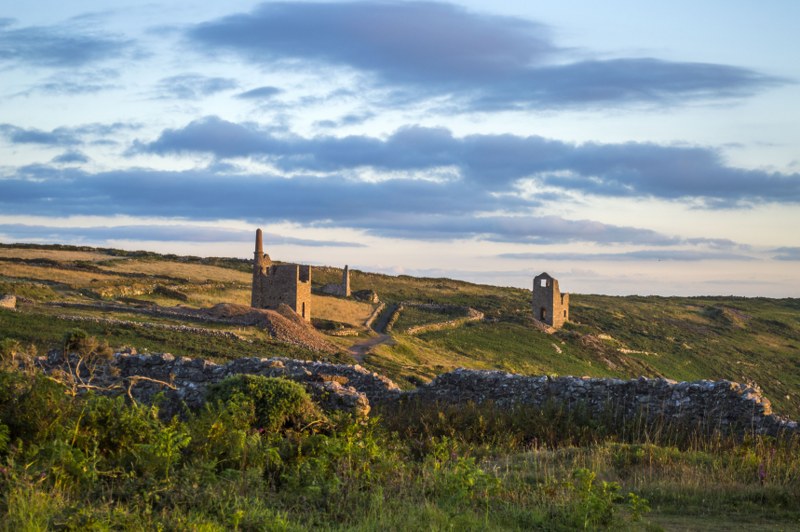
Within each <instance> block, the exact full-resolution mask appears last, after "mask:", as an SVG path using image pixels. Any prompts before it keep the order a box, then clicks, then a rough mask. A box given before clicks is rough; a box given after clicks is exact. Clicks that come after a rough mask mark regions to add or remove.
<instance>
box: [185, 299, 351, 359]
mask: <svg viewBox="0 0 800 532" xmlns="http://www.w3.org/2000/svg"><path fill="white" fill-rule="evenodd" d="M200 312H201V313H202V314H204V315H206V316H208V317H211V318H215V319H223V320H226V321H230V322H233V323H237V324H240V325H249V326H255V327H261V328H263V329H266V330H267V331H268V332H269V334H270V336H272V337H273V338H274V339H276V340H278V341H280V342H286V343H289V344H294V345H299V346H301V347H307V348H309V349H313V350H315V351H322V352H325V353H335V352H337V351H338V348H337V347H336V346H334V345H333V344H332V343H330V342H329V341H328V340H326V339H325V337H324V336H322V335H321V334H320V333H318V332H317V331H316V330H315V329H314V328H313V327H312V326H311V324H309V323H308V322H306V321H305V320H304V319H303V318H301V317H300V316H298V315H297V314H296V313H295V312H294V311H293V310H292V309H291V308H290V307H289V306H288V305H281V306H280V307H279V308H278V310H267V309H258V308H253V307H248V306H245V305H235V304H233V303H220V304H218V305H214V306H213V307H211V308H209V309H202V310H201V311H200Z"/></svg>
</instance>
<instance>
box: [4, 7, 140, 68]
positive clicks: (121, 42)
mask: <svg viewBox="0 0 800 532" xmlns="http://www.w3.org/2000/svg"><path fill="white" fill-rule="evenodd" d="M4 22H5V24H0V61H3V62H7V63H16V64H26V65H35V66H44V67H54V68H75V67H82V66H86V65H89V64H93V63H97V62H100V61H104V60H107V59H111V58H116V57H120V56H123V55H125V54H126V53H127V52H128V51H130V50H132V48H133V43H132V41H130V40H127V39H123V38H120V37H117V36H113V35H107V34H103V33H87V32H84V31H82V30H78V29H75V28H71V27H70V26H69V25H62V26H47V27H44V26H29V27H22V28H17V27H14V25H13V24H11V23H10V22H9V20H8V19H4Z"/></svg>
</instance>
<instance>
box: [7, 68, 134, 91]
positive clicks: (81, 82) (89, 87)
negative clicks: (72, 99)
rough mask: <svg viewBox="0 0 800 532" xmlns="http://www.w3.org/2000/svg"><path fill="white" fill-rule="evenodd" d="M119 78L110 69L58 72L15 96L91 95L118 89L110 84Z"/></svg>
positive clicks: (113, 70)
mask: <svg viewBox="0 0 800 532" xmlns="http://www.w3.org/2000/svg"><path fill="white" fill-rule="evenodd" d="M119 77H120V73H119V71H118V70H115V69H111V68H102V69H92V70H91V71H86V72H84V71H59V72H57V73H56V74H54V75H52V76H48V78H47V79H46V80H44V81H41V82H39V83H37V84H36V85H34V86H32V87H31V88H29V89H27V90H25V91H22V92H21V93H19V94H18V95H17V96H31V95H32V94H33V93H36V92H39V93H43V94H54V95H64V96H75V95H79V94H93V93H97V92H101V91H106V90H110V89H116V88H119V87H120V85H118V84H115V83H112V82H111V80H115V79H118V78H119Z"/></svg>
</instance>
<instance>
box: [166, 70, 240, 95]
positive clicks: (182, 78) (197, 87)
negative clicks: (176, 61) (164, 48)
mask: <svg viewBox="0 0 800 532" xmlns="http://www.w3.org/2000/svg"><path fill="white" fill-rule="evenodd" d="M238 86H239V84H238V83H237V82H236V80H234V79H230V78H221V77H208V76H203V75H201V74H181V75H179V76H170V77H168V78H163V79H161V80H160V81H159V82H158V85H157V87H156V91H157V93H158V95H159V97H161V98H177V99H181V100H199V99H200V98H203V97H205V96H212V95H214V94H216V93H218V92H223V91H227V90H231V89H235V88H237V87H238Z"/></svg>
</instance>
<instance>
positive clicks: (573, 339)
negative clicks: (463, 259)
mask: <svg viewBox="0 0 800 532" xmlns="http://www.w3.org/2000/svg"><path fill="white" fill-rule="evenodd" d="M0 272H2V273H0V293H13V294H16V295H17V296H22V297H24V298H27V299H26V301H28V302H23V303H22V304H21V305H20V312H19V313H16V314H12V313H8V312H0V335H3V336H10V337H13V338H17V339H20V340H23V341H25V342H31V343H34V344H35V345H36V346H37V347H38V348H39V349H40V350H46V349H48V348H50V347H53V346H54V344H55V343H57V341H58V339H59V338H60V337H61V335H62V334H63V331H65V330H67V329H68V328H70V327H74V326H76V323H75V322H71V321H69V320H63V319H61V317H63V316H64V315H65V314H66V315H70V314H75V313H83V314H85V315H86V314H88V315H95V314H97V315H100V314H102V313H100V314H98V312H97V311H94V310H91V309H83V310H80V311H78V310H75V309H72V308H69V309H67V308H62V307H55V306H53V304H54V303H57V302H72V303H79V302H80V303H89V304H98V303H103V302H115V303H118V304H122V305H132V306H133V305H143V304H150V305H153V304H155V305H159V306H175V305H186V306H193V307H201V306H211V305H213V304H216V303H220V302H231V303H243V304H246V303H247V302H248V301H249V283H250V275H249V272H248V263H247V261H243V260H238V259H223V258H208V259H204V258H198V257H177V256H162V255H158V254H154V253H149V252H122V251H118V250H103V249H92V248H69V247H65V246H24V247H20V246H0ZM312 279H313V281H314V284H315V286H321V285H323V284H326V283H333V282H338V281H339V280H340V279H341V270H340V269H338V268H325V267H322V268H315V269H314V273H313V276H312ZM351 286H352V288H353V290H364V289H371V290H374V291H376V292H377V293H378V295H379V297H380V298H381V300H382V301H384V302H386V303H388V304H389V306H391V304H393V303H400V302H416V303H436V304H442V305H447V306H448V307H447V308H446V309H444V310H442V311H435V310H431V309H429V308H415V307H408V308H407V310H405V311H404V313H401V315H400V317H399V319H398V320H397V322H396V323H395V325H394V328H393V330H392V336H393V342H390V343H386V344H383V345H378V346H377V347H375V348H373V349H372V350H371V351H369V352H368V353H367V355H366V356H365V357H364V359H363V363H364V365H366V366H367V367H369V368H371V369H374V370H376V371H380V372H383V373H385V374H387V375H389V376H390V377H392V378H394V379H396V380H397V381H398V383H399V384H400V385H401V386H405V387H410V386H413V385H416V384H418V383H419V382H422V381H425V380H428V379H430V378H432V377H434V376H435V375H437V374H439V373H442V372H445V371H449V370H451V369H453V368H456V367H470V368H480V369H501V370H505V371H511V372H518V373H526V374H560V375H565V374H572V375H591V376H618V377H636V376H639V375H645V376H663V377H667V378H672V379H676V380H696V379H730V380H735V381H740V382H749V381H752V382H756V383H758V384H759V385H760V386H761V387H762V388H763V389H764V391H765V393H766V395H767V396H768V397H769V398H770V399H771V400H772V402H773V406H774V408H775V410H776V411H778V412H780V413H784V414H786V415H790V416H792V417H795V418H797V417H800V300H796V299H783V300H775V299H760V298H735V297H713V298H712V297H698V298H677V297H673V298H664V297H611V296H602V295H585V294H572V296H571V312H570V315H571V318H572V320H573V321H572V322H571V323H569V324H567V326H565V327H564V328H563V329H562V330H560V331H558V332H557V333H555V334H553V335H548V334H545V333H544V332H542V331H541V330H540V329H539V328H537V327H536V325H535V322H534V321H533V319H532V316H531V312H530V292H529V291H528V290H523V289H517V288H503V287H495V286H488V285H477V284H473V283H467V282H463V281H455V280H451V279H431V278H414V277H409V276H403V275H401V276H388V275H382V274H374V273H368V272H361V271H357V270H354V271H351ZM566 288H567V289H568V286H566ZM374 307H375V305H371V304H367V303H361V302H356V301H352V300H344V299H339V298H334V297H327V296H321V295H315V296H314V299H313V309H314V311H313V313H314V317H315V318H320V322H325V324H326V325H327V326H328V327H327V329H331V327H330V325H331V324H334V325H335V324H338V326H339V327H343V328H352V327H355V328H358V327H359V326H361V325H362V324H363V323H364V321H365V320H366V319H367V317H368V316H369V315H370V313H371V312H372V310H373V309H374ZM458 307H463V308H467V307H472V308H474V309H476V310H478V311H480V312H483V313H484V314H485V319H484V320H483V321H480V322H474V323H469V324H466V325H464V326H461V327H458V328H455V329H447V330H441V331H435V332H427V333H422V334H419V335H417V336H410V335H408V334H405V330H406V329H407V328H408V327H410V326H412V325H419V324H424V323H431V322H437V321H445V320H448V319H452V318H453V317H454V316H456V315H459V314H463V312H460V311H458ZM454 309H456V310H454ZM105 317H110V314H107V313H106V314H105ZM113 317H115V318H118V319H126V320H128V319H129V320H143V319H148V320H155V321H159V319H155V318H144V317H143V316H141V315H131V316H127V317H126V316H122V317H120V316H119V315H118V313H115V314H114V316H113ZM162 321H164V320H163V319H162ZM173 322H174V320H173V321H170V320H166V321H165V323H173ZM191 325H195V326H196V325H197V324H191ZM81 326H82V327H85V328H87V329H89V330H90V332H92V334H98V335H103V336H105V337H107V338H108V340H109V342H111V343H112V344H119V345H122V344H134V345H137V343H138V347H140V348H145V347H146V348H148V349H151V350H168V351H172V352H175V353H178V354H185V355H193V356H207V357H212V358H220V359H225V358H230V357H235V356H253V355H255V356H272V355H286V356H297V357H303V358H315V357H318V356H319V355H318V354H315V353H314V352H309V351H307V350H303V349H300V348H297V347H293V346H288V345H286V344H279V343H276V342H273V341H271V340H270V339H269V338H268V337H267V336H266V334H265V333H263V332H261V331H256V330H244V329H242V328H236V327H226V326H222V325H202V326H203V327H212V328H218V329H222V330H231V331H238V333H237V334H240V335H242V336H244V337H245V338H247V339H248V341H249V343H248V342H237V341H235V340H230V339H227V340H222V339H216V340H214V341H206V340H205V337H202V336H198V335H197V334H194V333H190V332H187V333H175V332H169V333H167V332H166V331H164V330H148V331H147V333H146V334H144V333H143V332H142V331H141V330H138V329H137V330H134V329H132V328H127V329H126V328H125V327H121V326H116V325H109V324H81ZM334 329H335V327H334ZM368 334H370V333H368V332H367V331H366V330H365V331H364V332H363V333H362V337H363V336H364V335H368ZM373 334H374V333H373ZM332 340H333V341H335V342H336V343H337V345H339V346H340V347H341V348H342V350H343V353H342V354H341V355H340V356H337V357H335V358H337V359H338V360H343V361H344V360H348V359H349V358H348V355H347V354H346V353H344V351H346V349H347V348H348V347H349V346H350V345H352V344H353V343H355V342H357V341H358V340H359V339H358V338H355V339H354V338H332Z"/></svg>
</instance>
